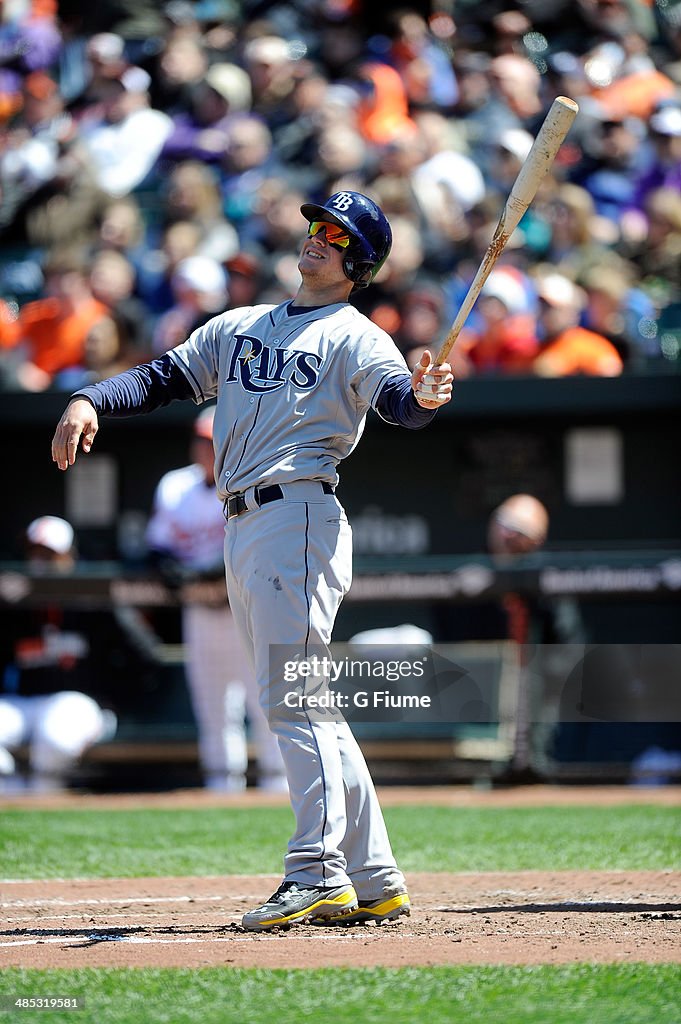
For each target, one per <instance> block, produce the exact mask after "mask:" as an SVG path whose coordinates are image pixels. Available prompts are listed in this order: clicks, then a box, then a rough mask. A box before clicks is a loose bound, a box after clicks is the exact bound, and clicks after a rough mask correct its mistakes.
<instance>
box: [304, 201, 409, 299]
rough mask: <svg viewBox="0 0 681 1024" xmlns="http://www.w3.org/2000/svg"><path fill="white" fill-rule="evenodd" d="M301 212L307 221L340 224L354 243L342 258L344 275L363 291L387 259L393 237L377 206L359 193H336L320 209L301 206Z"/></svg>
mask: <svg viewBox="0 0 681 1024" xmlns="http://www.w3.org/2000/svg"><path fill="white" fill-rule="evenodd" d="M300 212H301V213H302V215H303V217H305V218H306V219H307V220H308V221H313V220H328V221H331V223H332V224H339V225H340V226H341V227H343V228H345V229H346V230H347V231H348V232H349V233H350V235H351V237H352V239H353V242H352V244H351V245H350V246H349V247H348V248H347V249H346V250H345V252H344V256H343V272H344V273H345V276H346V277H347V278H349V280H350V281H352V282H353V283H354V285H355V288H366V286H367V285H368V284H370V283H371V281H373V279H374V277H375V276H376V274H377V273H378V271H379V270H380V269H381V267H382V266H383V264H384V263H385V261H386V260H387V258H388V253H389V252H390V246H391V245H392V241H393V235H392V231H391V230H390V225H389V224H388V221H387V219H386V216H385V214H384V213H383V211H382V210H381V209H380V207H379V206H377V205H376V203H375V202H374V201H373V199H369V198H368V196H363V195H362V194H361V193H360V192H336V193H335V194H334V195H332V196H331V198H330V199H327V200H326V202H325V203H324V205H323V206H319V205H318V204H317V203H304V204H303V206H301V207H300Z"/></svg>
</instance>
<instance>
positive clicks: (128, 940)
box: [0, 931, 414, 949]
mask: <svg viewBox="0 0 681 1024" xmlns="http://www.w3.org/2000/svg"><path fill="white" fill-rule="evenodd" d="M362 934H363V935H364V936H366V933H365V932H364V931H363V932H362ZM361 937H362V936H361V935H360V936H357V938H361ZM413 937H414V936H413V935H412V934H411V933H407V932H400V938H401V939H403V938H413ZM295 940H298V941H303V942H310V941H316V939H315V940H313V937H312V936H310V935H286V938H285V939H284V940H282V938H281V936H279V935H264V934H263V933H262V932H257V933H254V934H252V935H225V936H221V935H215V936H213V937H211V938H209V939H208V938H193V937H181V938H176V939H160V938H159V939H157V938H154V937H153V936H148V935H97V934H96V933H95V932H93V933H92V934H91V935H47V936H45V938H40V937H36V938H33V939H16V940H14V941H12V942H0V948H5V949H6V948H9V947H14V946H44V945H48V944H49V945H67V946H75V945H85V944H89V943H92V945H93V946H94V945H98V944H100V943H106V942H122V943H125V944H126V945H133V946H177V945H185V946H187V945H200V944H201V943H204V944H206V945H210V944H211V943H218V942H232V943H233V942H256V941H257V942H281V941H284V942H286V943H289V942H294V941H295ZM353 941H357V939H353V937H352V936H350V935H328V934H327V935H324V944H325V945H326V943H327V942H339V943H341V944H342V943H344V942H345V943H350V942H353Z"/></svg>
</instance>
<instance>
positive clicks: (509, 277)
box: [482, 269, 528, 313]
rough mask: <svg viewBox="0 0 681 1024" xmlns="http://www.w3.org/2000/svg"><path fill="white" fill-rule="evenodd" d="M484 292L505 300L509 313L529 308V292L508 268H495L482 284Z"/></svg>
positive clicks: (500, 300)
mask: <svg viewBox="0 0 681 1024" xmlns="http://www.w3.org/2000/svg"><path fill="white" fill-rule="evenodd" d="M482 294H483V295H487V296H489V297H490V298H494V299H498V300H499V302H503V304H504V305H505V306H506V309H507V310H508V312H509V313H524V312H525V311H526V310H527V306H528V302H527V292H526V291H525V289H524V288H523V286H522V283H521V282H520V281H519V280H518V278H517V277H515V276H514V275H513V274H511V273H509V272H508V271H506V270H502V269H498V270H493V271H492V273H491V274H490V275H489V277H488V278H487V280H486V281H485V283H484V285H483V286H482Z"/></svg>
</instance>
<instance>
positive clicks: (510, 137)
mask: <svg viewBox="0 0 681 1024" xmlns="http://www.w3.org/2000/svg"><path fill="white" fill-rule="evenodd" d="M533 142H534V139H533V138H532V136H531V135H530V133H529V132H526V131H525V129H524V128H507V129H506V130H505V131H503V132H502V133H501V135H500V136H499V145H500V146H501V148H502V149H505V150H506V151H507V152H509V153H512V154H513V156H515V157H517V158H518V160H524V159H525V158H526V157H527V154H528V153H529V152H530V150H531V149H532V143H533Z"/></svg>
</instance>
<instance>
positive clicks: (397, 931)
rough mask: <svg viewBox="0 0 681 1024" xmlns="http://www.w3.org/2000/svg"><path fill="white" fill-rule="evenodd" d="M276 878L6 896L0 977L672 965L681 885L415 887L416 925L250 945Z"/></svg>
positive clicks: (317, 931) (321, 931)
mask: <svg viewBox="0 0 681 1024" xmlns="http://www.w3.org/2000/svg"><path fill="white" fill-rule="evenodd" d="M278 882H279V879H278V878H276V877H275V876H255V877H253V876H244V875H233V876H230V877H224V878H151V879H106V880H94V881H93V880H79V881H50V882H11V883H4V884H3V888H2V892H3V896H2V900H1V901H0V902H1V903H2V910H3V918H4V925H3V927H2V929H0V964H2V965H3V966H20V967H43V968H44V967H159V966H166V967H205V966H219V965H230V966H233V967H286V968H291V967H311V966H317V967H324V966H328V967H331V966H332V967H341V966H344V967H350V966H355V967H356V966H387V967H405V966H408V965H424V966H426V965H428V966H430V965H434V964H556V963H573V962H576V961H582V962H583V961H589V962H600V963H614V962H618V961H624V962H626V961H646V962H649V963H662V962H667V963H669V962H673V963H676V962H678V961H679V959H680V957H681V872H676V873H674V872H662V871H657V872H638V873H633V874H632V873H628V872H595V873H585V872H573V871H565V872H555V873H547V872H517V873H512V874H501V873H496V872H495V873H488V874H481V875H478V874H475V875H474V874H459V875H449V874H444V873H442V874H440V873H437V874H412V875H410V877H409V887H410V891H411V894H412V898H413V900H414V910H413V914H412V916H411V917H410V918H403V919H401V920H400V921H397V922H394V923H391V924H385V925H381V926H376V925H360V926H355V927H352V928H330V927H315V926H311V925H297V926H295V927H293V928H291V929H290V930H288V931H282V932H280V933H277V934H263V935H257V934H253V933H248V932H245V931H244V930H243V929H242V928H241V925H240V924H239V921H240V919H241V915H242V914H243V912H244V911H245V910H246V909H248V908H249V907H251V906H253V905H254V904H257V903H259V902H261V901H262V899H263V898H264V897H266V896H267V895H269V893H270V892H272V891H273V890H274V889H275V888H276V886H277V885H278Z"/></svg>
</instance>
